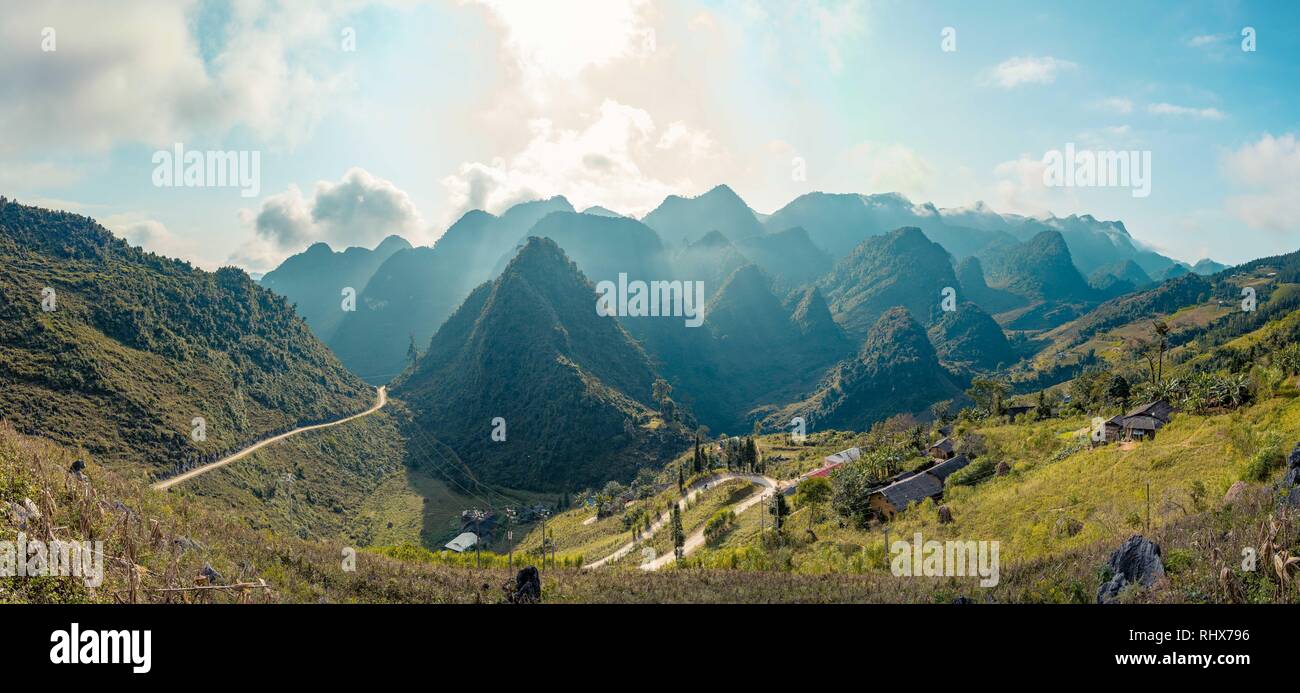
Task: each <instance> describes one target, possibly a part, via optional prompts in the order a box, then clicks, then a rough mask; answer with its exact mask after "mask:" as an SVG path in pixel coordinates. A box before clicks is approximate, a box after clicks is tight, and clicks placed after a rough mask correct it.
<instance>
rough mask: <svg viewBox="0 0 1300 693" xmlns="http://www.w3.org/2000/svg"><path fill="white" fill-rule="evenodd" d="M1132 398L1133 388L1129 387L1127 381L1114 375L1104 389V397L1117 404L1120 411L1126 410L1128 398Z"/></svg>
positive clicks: (1120, 376) (1118, 375)
mask: <svg viewBox="0 0 1300 693" xmlns="http://www.w3.org/2000/svg"><path fill="white" fill-rule="evenodd" d="M1132 396H1133V388H1132V387H1130V386H1129V382H1128V379H1127V378H1125V377H1124V376H1122V375H1120V374H1118V373H1116V374H1115V375H1114V377H1112V378H1111V379H1110V384H1109V385H1108V386H1107V387H1106V397H1107V398H1109V399H1110V400H1111V401H1112V402H1115V403H1116V404H1118V405H1119V408H1120V409H1123V410H1127V409H1128V402H1129V398H1131V397H1132Z"/></svg>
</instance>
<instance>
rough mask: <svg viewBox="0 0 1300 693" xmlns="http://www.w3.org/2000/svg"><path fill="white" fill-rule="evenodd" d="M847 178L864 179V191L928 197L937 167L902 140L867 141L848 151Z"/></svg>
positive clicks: (917, 197)
mask: <svg viewBox="0 0 1300 693" xmlns="http://www.w3.org/2000/svg"><path fill="white" fill-rule="evenodd" d="M845 156H846V159H847V160H848V164H849V175H848V176H847V178H848V180H854V181H860V182H864V183H865V185H866V187H865V188H862V189H861V192H871V193H878V192H897V193H902V194H903V195H905V196H907V197H909V198H911V199H914V200H916V199H921V200H924V199H928V198H929V195H930V193H931V192H932V191H931V190H930V189H929V187H930V184H931V182H932V179H933V177H934V169H933V167H931V166H930V164H929V163H927V162H926V161H925V159H923V158H922V157H921V156H920V155H919V154H917V153H916V152H915V151H913V150H912V149H910V148H908V147H906V146H903V145H901V144H884V143H879V142H864V143H862V144H859V145H857V146H856V147H853V148H852V149H850V150H849V151H848V152H847V153H846V155H845Z"/></svg>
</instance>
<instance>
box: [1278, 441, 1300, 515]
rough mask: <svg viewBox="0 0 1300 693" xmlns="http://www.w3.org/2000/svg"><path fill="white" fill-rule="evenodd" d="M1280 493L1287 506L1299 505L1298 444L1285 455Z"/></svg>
mask: <svg viewBox="0 0 1300 693" xmlns="http://www.w3.org/2000/svg"><path fill="white" fill-rule="evenodd" d="M1281 491H1282V493H1285V494H1286V503H1287V505H1300V443H1296V446H1295V449H1293V450H1292V451H1291V454H1290V455H1287V458H1286V475H1285V476H1283V477H1282V486H1281Z"/></svg>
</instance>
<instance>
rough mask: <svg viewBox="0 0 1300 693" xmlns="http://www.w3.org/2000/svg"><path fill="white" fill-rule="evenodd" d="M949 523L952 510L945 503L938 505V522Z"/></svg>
mask: <svg viewBox="0 0 1300 693" xmlns="http://www.w3.org/2000/svg"><path fill="white" fill-rule="evenodd" d="M951 523H952V511H951V510H949V509H948V506H946V505H941V506H939V524H941V525H946V524H951Z"/></svg>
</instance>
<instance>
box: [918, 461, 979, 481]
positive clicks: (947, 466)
mask: <svg viewBox="0 0 1300 693" xmlns="http://www.w3.org/2000/svg"><path fill="white" fill-rule="evenodd" d="M968 464H970V458H969V457H967V456H965V455H957V456H956V457H950V458H948V459H946V460H944V461H942V462H940V463H939V464H936V465H934V466H933V467H930V469H929V470H927V472H926V473H927V474H933V475H934V476H935V477H936V478H938V479H939V481H940V482H943V481H947V480H948V477H950V476H952V474H953V472H956V471H957V470H958V469H961V468H963V467H965V466H966V465H968Z"/></svg>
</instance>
